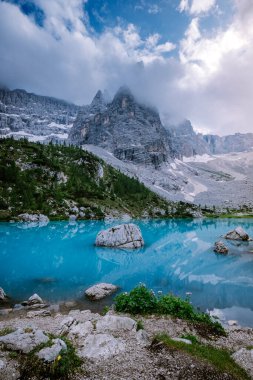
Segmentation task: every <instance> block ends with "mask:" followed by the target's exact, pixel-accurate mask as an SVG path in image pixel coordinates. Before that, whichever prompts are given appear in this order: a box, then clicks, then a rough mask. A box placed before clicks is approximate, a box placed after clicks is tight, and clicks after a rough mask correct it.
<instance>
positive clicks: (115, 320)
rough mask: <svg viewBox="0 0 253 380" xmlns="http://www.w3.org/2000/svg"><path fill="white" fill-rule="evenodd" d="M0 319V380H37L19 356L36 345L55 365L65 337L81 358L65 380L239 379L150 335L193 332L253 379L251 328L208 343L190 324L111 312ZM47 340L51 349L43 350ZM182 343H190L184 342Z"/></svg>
mask: <svg viewBox="0 0 253 380" xmlns="http://www.w3.org/2000/svg"><path fill="white" fill-rule="evenodd" d="M0 318H1V320H0V380H10V379H13V380H18V379H27V380H28V379H29V378H31V379H36V378H37V377H32V373H30V374H29V376H31V377H29V376H28V375H26V377H24V375H22V373H20V368H21V367H20V357H21V358H22V361H24V358H26V357H27V355H31V353H32V352H34V350H36V347H39V348H38V349H37V351H36V353H35V355H36V358H39V359H40V360H41V361H43V360H44V361H45V362H47V363H50V362H53V363H55V362H56V361H57V360H62V357H61V353H62V352H64V350H66V349H67V348H66V344H65V342H64V339H65V338H67V339H68V341H69V342H71V344H72V346H73V347H74V348H75V350H76V354H77V355H78V357H79V358H81V360H82V365H81V367H80V369H79V370H78V371H77V372H76V373H74V371H73V373H70V377H68V378H69V379H76V380H77V379H79V380H81V379H82V380H86V379H87V380H88V379H94V380H95V379H97V380H102V379H108V380H109V379H110V380H114V379H115V380H116V379H117V380H118V379H122V380H123V379H124V380H127V379H132V380H135V379H136V380H137V379H138V380H139V379H143V380H144V379H147V380H150V379H160V380H161V379H168V380H174V379H205V380H206V379H214V380H216V379H217V380H219V379H227V380H232V379H234V380H236V379H237V377H234V376H233V375H231V374H228V373H224V372H219V371H218V370H217V369H215V367H213V366H212V365H210V364H209V363H207V362H205V361H204V360H202V359H198V358H197V357H196V356H192V355H189V354H188V353H186V352H184V351H180V350H175V349H173V348H168V347H166V346H164V345H163V344H161V343H158V344H154V337H155V335H157V334H159V333H166V334H167V335H168V336H169V337H170V338H179V339H178V340H179V341H180V340H181V338H180V337H182V335H183V334H191V335H192V336H193V335H194V336H197V337H198V339H199V341H200V342H201V343H203V344H209V345H211V346H214V347H218V348H226V349H227V350H229V351H230V352H231V355H233V358H234V359H235V360H236V362H237V363H238V364H239V365H240V366H241V367H243V368H244V369H245V370H246V371H247V374H248V377H247V375H245V379H247V378H248V379H250V378H253V349H252V348H253V346H252V345H253V330H252V329H247V328H240V327H239V326H232V327H227V332H228V336H227V337H220V338H216V339H211V340H210V339H209V340H206V339H205V338H201V336H199V335H198V332H197V331H195V330H194V327H193V326H192V325H190V324H187V322H185V321H182V320H179V319H171V318H169V317H166V318H162V317H159V318H158V317H155V316H150V317H149V318H143V317H138V318H137V317H136V318H132V317H130V316H127V315H122V314H115V312H114V311H112V310H110V311H109V312H108V313H107V314H106V315H105V316H102V315H100V314H96V313H92V312H91V311H89V310H84V311H80V310H71V311H70V312H69V313H68V314H65V315H64V314H62V313H56V312H51V311H47V312H45V310H34V311H32V312H31V311H30V312H27V313H25V314H22V315H21V314H17V316H15V317H14V318H13V317H11V318H10V316H2V317H0ZM52 337H54V338H52ZM50 339H51V340H52V341H51V344H50V347H45V343H47V342H48V341H49V340H50ZM185 343H189V344H191V341H188V340H187V339H186V340H185ZM41 344H42V345H41ZM43 344H44V346H43ZM36 360H37V359H36ZM45 378H48V379H51V377H50V376H49V377H45ZM53 378H54V377H52V379H53ZM59 378H63V379H64V378H65V377H64V376H63V377H59ZM240 378H242V377H240Z"/></svg>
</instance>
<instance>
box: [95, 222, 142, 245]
mask: <svg viewBox="0 0 253 380" xmlns="http://www.w3.org/2000/svg"><path fill="white" fill-rule="evenodd" d="M96 245H97V246H102V247H118V248H140V247H142V246H143V245H144V240H143V237H142V235H141V230H140V229H139V227H138V226H136V225H135V224H133V223H129V224H121V225H118V226H114V227H111V228H109V229H107V230H103V231H100V232H99V233H98V234H97V238H96Z"/></svg>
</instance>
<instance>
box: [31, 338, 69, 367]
mask: <svg viewBox="0 0 253 380" xmlns="http://www.w3.org/2000/svg"><path fill="white" fill-rule="evenodd" d="M62 350H63V351H66V350H67V345H66V343H65V342H64V341H63V340H62V339H59V338H56V339H52V346H51V347H45V348H42V349H41V350H40V351H39V352H38V353H37V356H38V358H39V359H42V360H44V361H45V362H48V363H51V362H53V361H55V359H56V358H57V356H58V355H59V354H60V352H61V351H62Z"/></svg>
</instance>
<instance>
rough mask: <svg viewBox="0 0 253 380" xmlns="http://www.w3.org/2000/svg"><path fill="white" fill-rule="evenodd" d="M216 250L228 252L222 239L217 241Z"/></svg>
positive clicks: (224, 253)
mask: <svg viewBox="0 0 253 380" xmlns="http://www.w3.org/2000/svg"><path fill="white" fill-rule="evenodd" d="M213 250H214V252H216V253H221V254H222V255H226V254H227V253H228V248H227V247H226V246H225V244H224V243H223V242H222V241H216V243H215V244H214V249H213Z"/></svg>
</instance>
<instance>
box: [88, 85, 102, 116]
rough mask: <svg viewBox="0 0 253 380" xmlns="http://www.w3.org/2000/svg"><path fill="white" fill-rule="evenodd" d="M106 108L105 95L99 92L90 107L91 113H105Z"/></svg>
mask: <svg viewBox="0 0 253 380" xmlns="http://www.w3.org/2000/svg"><path fill="white" fill-rule="evenodd" d="M105 108H106V101H105V99H104V96H103V93H102V91H101V90H98V92H97V93H96V95H95V96H94V98H93V100H92V102H91V105H90V112H91V113H98V112H101V111H103V110H104V109H105Z"/></svg>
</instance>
